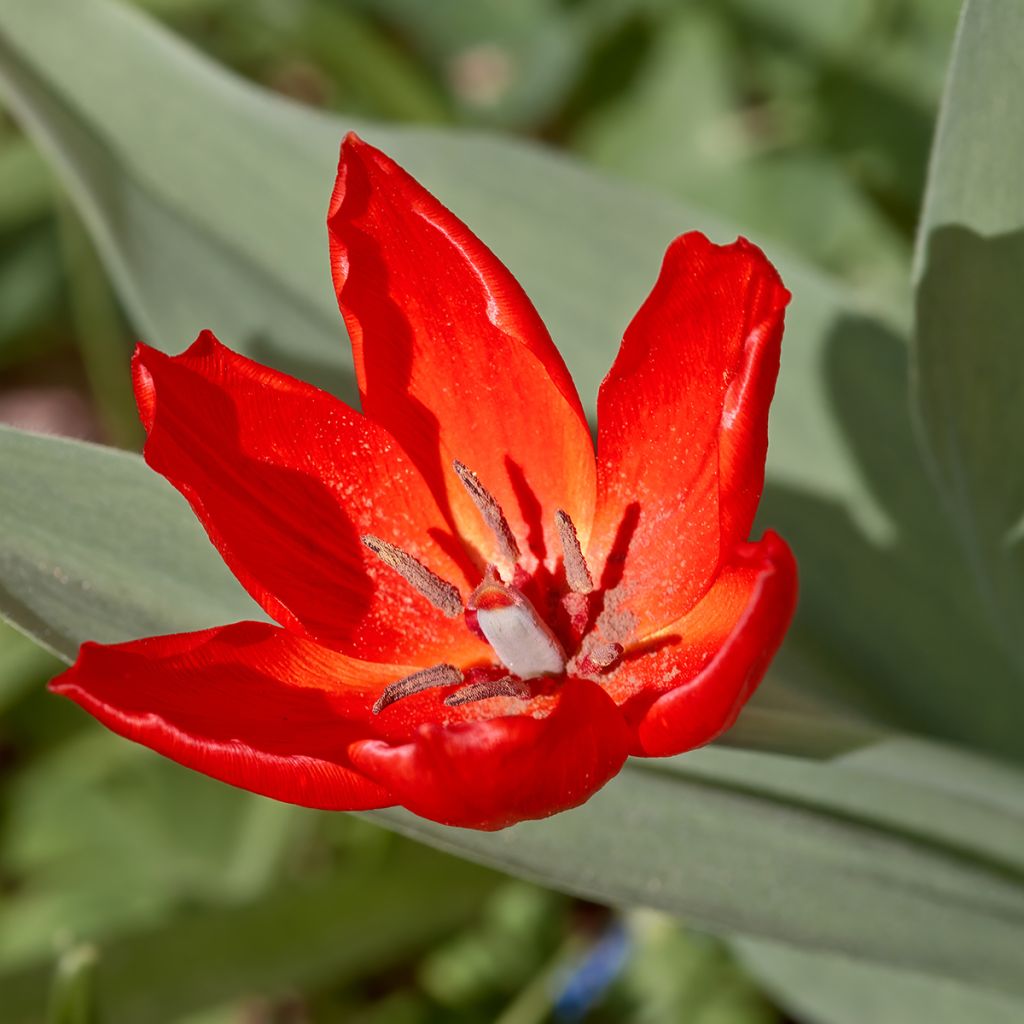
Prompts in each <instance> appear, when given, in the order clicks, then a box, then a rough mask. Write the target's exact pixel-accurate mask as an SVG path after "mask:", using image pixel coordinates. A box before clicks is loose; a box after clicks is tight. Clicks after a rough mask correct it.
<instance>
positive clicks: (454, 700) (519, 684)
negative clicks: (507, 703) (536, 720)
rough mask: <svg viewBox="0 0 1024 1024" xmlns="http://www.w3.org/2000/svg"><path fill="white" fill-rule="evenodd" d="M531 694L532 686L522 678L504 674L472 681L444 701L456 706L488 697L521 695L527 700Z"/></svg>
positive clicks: (520, 696) (451, 706) (449, 705)
mask: <svg viewBox="0 0 1024 1024" xmlns="http://www.w3.org/2000/svg"><path fill="white" fill-rule="evenodd" d="M529 696H530V687H529V686H527V684H526V683H524V682H523V681H522V680H521V679H513V678H512V677H511V676H502V678H501V679H491V680H488V681H487V682H483V683H470V684H469V686H464V687H462V689H461V690H456V691H455V692H454V693H450V694H448V696H447V697H445V699H444V702H445V704H447V705H448V707H450V708H456V707H458V706H459V705H460V704H469V703H470V702H471V701H475V700H487V698H488V697H519V698H520V699H522V700H525V699H526V698H527V697H529Z"/></svg>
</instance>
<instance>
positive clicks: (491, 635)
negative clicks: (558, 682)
mask: <svg viewBox="0 0 1024 1024" xmlns="http://www.w3.org/2000/svg"><path fill="white" fill-rule="evenodd" d="M469 607H470V608H472V609H474V610H475V611H476V621H477V624H478V625H479V626H480V631H481V632H482V633H483V635H484V636H485V637H486V638H487V642H488V643H489V644H490V645H491V648H492V649H493V651H494V653H495V654H496V655H497V656H498V660H499V661H500V662H501V663H502V664H503V665H504V666H505V668H507V669H508V670H509V672H511V673H512V674H513V675H515V676H518V677H519V678H520V679H534V678H536V677H537V676H547V675H560V674H561V673H562V672H564V671H565V652H564V651H563V650H562V645H561V644H560V643H559V642H558V639H557V638H556V637H555V634H554V633H552V632H551V629H550V628H549V627H548V625H547V623H546V622H544V620H543V619H542V618H541V617H540V616H539V615H538V614H537V611H536V609H535V608H534V607H533V605H532V604H530V602H529V601H528V600H527V598H526V597H525V596H524V595H523V594H522V593H521V592H520V591H519V590H517V589H516V588H515V587H510V586H507V585H506V584H504V583H502V582H501V581H500V580H497V579H495V578H494V577H493V576H489V577H488V578H487V579H485V580H484V581H483V583H481V584H480V586H479V587H477V588H476V590H474V591H473V594H472V596H471V597H470V599H469Z"/></svg>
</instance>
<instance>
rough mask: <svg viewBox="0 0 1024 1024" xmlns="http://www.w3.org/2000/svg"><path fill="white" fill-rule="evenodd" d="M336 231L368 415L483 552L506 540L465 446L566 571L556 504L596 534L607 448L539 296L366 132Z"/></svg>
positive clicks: (528, 541) (345, 154)
mask: <svg viewBox="0 0 1024 1024" xmlns="http://www.w3.org/2000/svg"><path fill="white" fill-rule="evenodd" d="M328 228H329V231H330V238H331V259H332V267H333V273H334V282H335V287H336V289H337V292H338V302H339V304H340V306H341V311H342V313H343V314H344V317H345V322H346V324H347V325H348V331H349V335H350V337H351V339H352V349H353V354H354V357H355V365H356V371H357V374H358V377H359V385H360V389H361V392H362V397H363V410H364V412H365V413H366V415H367V416H369V417H370V418H371V419H373V420H374V421H376V422H378V423H381V424H383V425H384V426H385V427H387V429H388V430H389V431H390V432H391V433H392V434H393V435H394V437H395V438H396V439H397V440H398V442H399V443H400V444H401V445H402V447H403V448H404V449H405V450H406V451H407V452H408V453H409V455H410V457H411V458H412V459H413V460H414V461H415V463H416V465H417V466H418V467H419V469H420V471H421V472H422V473H423V475H424V476H425V478H426V479H427V482H428V484H429V485H430V488H431V490H432V491H433V493H434V495H435V496H436V497H437V499H438V502H439V503H440V504H441V506H442V507H443V508H445V509H450V514H451V519H452V522H453V524H454V525H455V526H456V532H457V533H458V534H459V535H460V536H462V537H464V538H465V539H466V540H467V541H468V542H469V543H471V544H472V545H473V547H474V548H475V549H476V551H477V553H478V555H479V556H480V558H481V559H482V560H483V561H493V562H499V563H500V550H499V547H498V545H497V544H496V542H495V538H494V537H493V535H492V534H491V532H490V531H489V530H488V529H487V528H486V527H485V526H484V525H483V523H482V521H481V518H480V514H479V512H478V511H477V509H476V508H475V507H474V505H473V503H472V501H471V500H470V499H469V496H468V495H467V494H466V493H465V490H464V488H463V487H462V485H461V484H460V483H459V481H458V479H457V478H456V476H455V474H454V473H453V472H452V470H451V465H452V461H453V460H455V459H458V460H460V461H461V462H463V463H464V464H465V465H466V466H468V467H469V469H471V470H473V471H474V472H476V473H477V474H478V476H479V478H480V481H481V482H482V483H483V485H484V486H485V487H486V488H487V489H488V490H489V491H490V492H491V494H493V495H494V497H495V498H496V499H497V501H498V504H499V505H500V506H501V508H502V510H503V511H504V513H505V515H506V517H507V519H508V521H509V524H510V525H511V527H512V531H513V533H514V535H515V537H516V538H517V539H518V541H519V544H520V547H521V548H522V549H523V550H524V552H525V551H530V552H532V553H533V555H535V556H536V557H537V558H538V559H540V560H546V562H547V564H548V567H549V568H553V567H554V565H555V563H556V562H557V560H558V556H559V548H558V541H557V533H556V528H555V525H554V522H553V516H554V513H555V510H556V509H557V508H564V509H565V510H566V511H567V512H568V513H569V515H570V516H571V517H572V520H573V522H574V523H575V524H576V528H577V529H578V530H579V531H580V533H581V535H582V536H583V537H584V538H585V537H586V536H588V535H589V532H590V524H591V520H592V517H593V502H594V458H593V446H592V443H591V440H590V431H589V428H588V426H587V422H586V419H585V417H584V414H583V410H582V408H581V406H580V402H579V398H578V397H577V395H576V390H575V388H574V386H573V383H572V379H571V378H570V376H569V374H568V371H567V370H566V368H565V364H564V363H563V362H562V359H561V357H560V356H559V354H558V352H557V350H556V349H555V347H554V345H553V344H552V343H551V339H550V338H549V336H548V333H547V330H546V329H545V327H544V324H543V323H542V322H541V319H540V317H539V316H538V314H537V311H536V310H535V309H534V308H533V306H532V305H531V303H530V300H529V299H528V298H527V297H526V295H525V293H524V292H523V290H522V289H521V288H520V286H519V285H518V283H517V282H516V281H515V279H514V278H513V277H512V275H511V274H510V273H509V272H508V270H507V269H506V268H505V267H504V266H503V265H502V263H501V262H500V261H499V260H498V259H497V257H495V256H494V254H493V253H492V252H490V250H488V249H487V248H486V247H485V246H484V245H483V243H482V242H480V240H479V239H477V238H476V237H475V236H474V235H473V234H472V233H471V232H470V231H469V229H468V228H467V227H466V226H465V225H464V224H463V223H462V222H461V221H460V220H459V219H458V218H457V217H455V216H454V214H452V213H451V212H450V211H449V210H447V209H446V208H445V207H444V206H442V205H441V204H440V203H439V202H438V201H437V200H436V199H435V198H434V197H433V196H432V195H430V193H429V192H427V191H426V190H425V189H424V188H423V187H422V186H420V185H419V184H418V183H417V182H416V181H415V180H413V178H411V177H410V176H409V175H408V174H406V173H405V171H403V170H402V169H401V168H400V167H398V166H397V165H396V164H395V163H394V162H393V161H391V160H390V159H388V158H387V157H386V156H385V155H384V154H383V153H381V152H380V151H378V150H376V149H374V148H373V147H372V146H369V145H367V144H366V143H364V142H362V141H361V140H360V139H358V138H357V137H356V136H354V135H350V136H348V138H347V139H346V140H345V142H344V144H343V146H342V150H341V161H340V164H339V167H338V181H337V185H336V186H335V190H334V195H333V197H332V200H331V207H330V212H329V215H328ZM527 561H529V559H528V560H527ZM527 568H532V566H530V565H527Z"/></svg>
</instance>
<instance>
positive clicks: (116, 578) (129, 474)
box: [0, 427, 261, 659]
mask: <svg viewBox="0 0 1024 1024" xmlns="http://www.w3.org/2000/svg"><path fill="white" fill-rule="evenodd" d="M0 448H2V449H3V453H4V455H3V465H4V479H6V480H9V481H11V485H10V486H9V488H8V489H7V491H6V493H5V495H4V501H3V504H2V506H0V533H3V534H5V536H4V537H3V539H2V540H0V613H2V614H3V616H4V617H5V618H7V619H9V620H10V621H12V622H14V623H15V624H16V625H17V626H18V627H19V628H20V629H21V630H22V631H23V632H26V633H28V634H29V635H30V636H32V637H33V638H34V639H35V640H36V641H37V642H38V643H40V644H41V645H42V646H44V647H46V648H47V649H48V650H50V651H53V652H54V653H55V654H58V655H60V656H61V657H63V658H65V659H70V658H72V657H74V654H75V651H76V650H77V649H78V645H79V644H80V643H81V642H82V640H84V639H93V640H99V641H102V642H106V643H111V642H115V641H118V640H126V639H130V638H131V637H135V636H142V635H144V634H146V633H168V632H177V631H181V630H188V629H198V628H200V627H202V626H204V625H205V626H209V625H210V624H211V623H216V622H231V621H235V620H237V619H246V618H254V617H255V618H259V617H261V612H260V610H259V609H258V607H257V606H256V605H255V604H254V603H253V602H252V601H251V600H250V598H249V596H248V595H247V594H246V593H245V592H244V591H243V590H242V588H241V587H240V586H239V585H238V584H237V583H236V582H235V580H234V578H233V577H232V576H231V574H230V573H229V572H228V571H227V569H226V568H225V567H224V566H223V565H222V564H221V563H220V562H219V560H218V559H217V558H215V557H214V558H211V557H210V550H209V542H208V541H207V539H206V536H205V534H204V533H203V530H202V528H201V527H200V526H199V524H198V522H196V520H195V519H193V518H192V517H191V516H189V515H188V514H187V513H186V512H185V510H184V509H183V508H182V505H181V499H180V497H179V496H178V495H177V494H176V493H175V492H174V490H173V489H172V488H171V487H170V485H167V484H164V483H163V482H162V481H160V480H159V479H158V478H156V477H155V476H154V474H153V473H152V472H151V471H150V470H149V469H147V467H146V466H145V464H144V463H143V462H142V460H141V459H139V457H138V456H135V455H128V454H124V453H120V452H117V451H115V450H113V449H110V448H100V447H98V446H92V445H86V444H81V443H69V442H60V441H55V440H53V439H48V438H42V437H37V436H34V435H32V434H22V433H20V432H18V431H15V430H11V429H10V428H4V427H0ZM101 467H102V468H101ZM97 471H98V472H99V474H100V475H99V476H96V475H94V474H96V473H97ZM58 481H60V497H58V496H57V492H56V491H55V490H54V484H56V483H57V482H58ZM65 488H66V489H65ZM44 510H45V511H44ZM101 520H105V522H106V527H105V528H104V530H102V531H98V530H90V531H83V530H82V529H81V524H82V523H83V521H91V522H92V523H93V524H94V525H98V522H99V521H101ZM54 531H56V533H54ZM55 536H60V537H61V541H60V543H59V544H56V545H55V544H54V539H55Z"/></svg>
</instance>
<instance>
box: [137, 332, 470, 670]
mask: <svg viewBox="0 0 1024 1024" xmlns="http://www.w3.org/2000/svg"><path fill="white" fill-rule="evenodd" d="M133 369H134V379H135V393H136V399H137V401H138V404H139V411H140V414H141V416H142V421H143V424H144V425H145V427H146V430H147V432H148V435H149V436H148V439H147V442H146V447H145V451H144V455H145V458H146V461H147V462H148V463H149V464H150V465H151V466H152V467H153V468H154V469H155V470H157V471H158V472H159V473H162V474H163V475H164V476H165V477H167V479H168V480H170V482H171V483H172V484H174V486H175V487H177V488H178V490H179V491H181V492H182V494H184V495H185V497H186V498H188V500H189V502H190V503H191V505H192V507H193V509H194V510H195V512H196V515H197V516H198V517H199V519H200V521H201V522H202V523H203V526H204V527H205V528H206V531H207V533H208V534H209V535H210V539H211V540H212V541H213V543H214V544H215V545H216V547H217V549H218V550H219V551H220V553H221V555H222V556H223V558H224V560H225V561H226V562H227V564H228V566H229V567H230V568H231V570H232V571H233V572H234V573H235V575H236V576H237V577H238V578H239V580H240V581H241V582H242V584H243V585H244V586H245V588H246V589H247V590H248V591H249V593H250V594H252V596H253V597H254V598H255V599H256V600H257V601H258V602H259V603H260V604H261V605H262V606H263V607H264V608H265V609H266V610H267V612H269V613H270V615H272V616H273V617H274V618H275V619H276V620H277V621H278V622H280V623H281V624H282V625H284V626H285V627H287V628H289V629H292V630H294V631H296V632H298V633H301V634H303V635H306V636H309V637H312V638H314V639H316V640H318V641H320V642H322V643H325V644H328V645H330V646H333V647H336V648H337V649H338V650H340V651H343V652H345V653H347V654H350V655H352V656H354V657H360V658H365V659H368V660H371V661H392V662H399V663H402V664H412V665H421V664H432V663H434V662H436V661H438V660H440V659H442V658H443V659H445V660H465V659H470V658H472V657H474V656H479V655H481V654H485V653H486V648H485V647H484V645H483V644H481V643H480V642H479V641H477V640H476V639H475V638H473V637H472V635H471V634H470V633H469V631H468V630H467V629H466V628H465V625H464V623H463V621H462V619H461V617H460V618H456V619H451V618H447V617H446V616H445V615H444V614H442V613H441V612H440V611H438V610H437V609H436V608H435V607H434V606H433V605H431V604H430V602H429V601H427V600H426V598H424V597H421V596H420V595H419V594H418V593H416V591H414V590H413V589H412V587H411V586H410V585H409V584H408V583H407V582H406V581H405V580H403V579H401V578H400V577H399V576H398V574H397V573H395V572H394V571H393V570H392V569H390V568H388V567H387V566H385V565H383V564H382V563H381V562H380V561H379V560H378V559H377V558H376V557H375V556H374V555H373V554H372V553H371V552H370V551H368V550H367V549H366V548H365V546H364V545H363V544H362V543H361V542H360V539H359V538H360V536H361V535H363V534H374V535H376V536H379V537H383V538H385V539H388V540H390V541H392V542H393V543H396V544H398V545H399V546H401V547H402V548H403V549H404V550H405V551H407V552H408V553H410V554H412V555H414V556H415V557H416V558H418V559H419V560H420V561H421V562H423V563H424V564H426V565H427V566H428V567H429V568H431V569H432V570H433V571H434V572H436V573H437V574H438V575H440V576H442V577H444V578H445V579H447V580H448V581H449V582H451V583H453V584H455V585H456V586H457V587H458V588H459V589H460V590H461V591H462V593H463V595H464V596H465V595H468V593H469V590H470V589H471V587H470V586H469V584H468V582H467V579H466V576H465V572H464V569H463V567H462V566H461V565H459V564H457V563H456V562H455V561H453V559H452V558H451V557H450V556H449V555H448V554H446V553H445V549H444V548H443V547H442V546H441V544H439V543H438V537H443V536H444V535H445V534H446V533H447V530H446V527H445V523H444V519H443V517H442V515H441V513H440V511H439V509H438V507H437V504H436V502H435V501H434V500H433V498H432V497H431V495H430V492H429V491H428V490H427V488H426V485H425V484H424V482H423V479H422V477H421V476H420V474H419V472H418V470H417V469H416V468H415V467H414V466H413V465H412V463H411V462H410V461H409V459H408V458H407V457H406V456H405V454H404V453H403V452H402V450H401V448H400V447H399V446H398V445H397V444H396V443H395V442H394V440H393V439H392V438H391V437H390V436H389V435H388V434H387V432H386V431H385V430H384V429H383V428H381V427H380V426H378V425H377V424H375V423H372V422H370V421H369V420H367V419H366V418H365V417H364V416H361V415H359V414H358V413H356V412H354V411H353V410H352V409H350V408H348V406H346V405H345V404H344V403H342V402H340V401H338V400H337V399H336V398H334V397H333V396H331V395H329V394H327V393H326V392H324V391H320V390H319V389H318V388H314V387H312V386H310V385H308V384H304V383H302V382H301V381H298V380H295V379H294V378H292V377H289V376H287V375H286V374H283V373H278V372H277V371H275V370H271V369H270V368H268V367H265V366H261V365H259V364H258V363H254V362H252V361H250V360H248V359H245V358H243V357H242V356H239V355H238V354H236V353H234V352H232V351H231V350H230V349H227V348H225V347H224V346H223V345H221V344H220V343H219V342H218V341H217V339H216V338H214V336H213V335H212V334H210V333H209V332H204V333H203V334H201V335H200V336H199V338H198V339H197V340H196V342H195V344H193V345H192V346H191V347H190V348H189V349H188V350H187V351H186V352H184V353H182V354H181V355H179V356H174V357H170V356H166V355H164V354H163V353H161V352H158V351H156V350H155V349H152V348H149V347H148V346H145V345H140V346H139V348H138V350H137V351H136V354H135V359H134V363H133ZM456 547H457V545H456Z"/></svg>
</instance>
